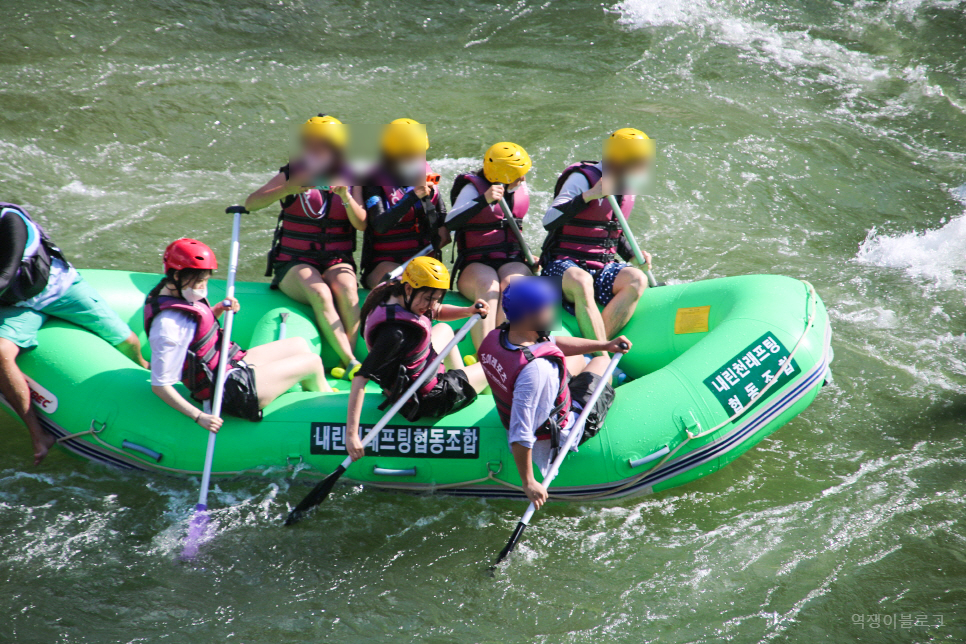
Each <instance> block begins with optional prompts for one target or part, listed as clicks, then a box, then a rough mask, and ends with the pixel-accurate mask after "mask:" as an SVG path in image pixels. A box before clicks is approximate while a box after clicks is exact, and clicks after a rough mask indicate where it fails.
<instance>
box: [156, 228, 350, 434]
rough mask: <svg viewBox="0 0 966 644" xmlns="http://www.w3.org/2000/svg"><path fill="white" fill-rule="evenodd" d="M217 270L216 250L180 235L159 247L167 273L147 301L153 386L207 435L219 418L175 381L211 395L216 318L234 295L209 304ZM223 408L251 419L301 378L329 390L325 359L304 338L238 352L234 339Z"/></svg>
mask: <svg viewBox="0 0 966 644" xmlns="http://www.w3.org/2000/svg"><path fill="white" fill-rule="evenodd" d="M217 268H218V262H217V260H216V259H215V254H214V252H212V250H211V249H210V248H208V247H207V246H206V245H205V244H203V243H201V242H200V241H198V240H196V239H178V240H177V241H174V242H171V244H169V245H168V247H167V248H166V249H165V251H164V277H163V278H161V281H160V282H159V283H158V285H157V286H155V287H154V289H152V290H151V292H150V293H148V296H147V299H146V300H145V303H144V329H145V331H146V332H147V334H148V342H149V343H150V345H151V389H152V391H154V393H155V394H156V395H157V396H158V397H159V398H160V399H161V400H163V401H164V402H166V403H168V405H170V406H171V407H173V408H174V409H176V410H178V411H180V412H181V413H182V414H184V415H185V416H187V417H188V418H190V419H192V420H193V421H194V422H196V423H197V424H199V425H201V426H202V427H204V428H205V429H207V430H208V431H211V432H217V431H218V429H219V428H220V427H221V425H222V419H221V418H218V417H216V416H213V415H212V414H209V413H207V412H205V411H203V410H201V409H198V408H197V407H195V406H194V405H192V404H191V403H190V402H188V401H187V400H185V399H184V397H183V396H182V395H181V394H180V393H178V390H177V389H175V388H174V385H175V383H177V382H178V381H179V380H180V381H181V382H182V383H184V385H185V387H187V388H188V391H190V392H191V397H192V398H193V399H194V400H196V401H197V402H200V403H205V402H208V401H209V400H211V399H212V398H213V397H214V387H215V378H216V374H217V371H218V359H219V357H220V355H221V334H222V331H221V325H220V324H219V323H218V319H219V318H220V317H221V314H222V313H224V312H225V311H227V310H228V309H229V308H231V310H232V311H238V310H239V308H240V307H239V304H238V300H236V299H234V298H232V300H231V301H230V302H228V301H227V300H226V301H225V302H219V303H218V304H215V305H214V306H211V305H209V304H208V300H207V299H206V298H207V297H208V278H209V277H211V274H212V271H214V270H215V269H217ZM227 365H228V375H227V377H226V379H225V391H224V398H223V399H222V411H223V412H224V413H226V414H231V415H232V416H237V417H239V418H244V419H246V420H251V421H259V420H261V419H262V411H261V410H262V409H263V408H264V407H266V406H267V405H268V404H269V403H271V402H272V401H273V400H275V399H276V398H278V397H279V396H280V395H281V394H283V393H284V392H285V391H286V390H288V388H289V387H291V386H292V385H294V384H295V383H297V382H301V383H302V386H303V387H304V388H305V389H306V390H307V391H332V389H331V388H330V387H329V384H328V382H326V380H325V372H324V370H323V367H322V359H321V358H320V357H319V356H318V355H316V354H315V353H313V352H312V350H311V349H310V348H309V345H308V343H307V342H306V341H305V339H304V338H300V337H294V338H287V339H285V340H277V341H275V342H269V343H268V344H263V345H261V346H258V347H254V348H252V349H249V350H248V351H243V350H242V349H241V347H239V346H238V345H237V344H235V343H234V342H232V343H231V345H230V348H229V356H228V362H227Z"/></svg>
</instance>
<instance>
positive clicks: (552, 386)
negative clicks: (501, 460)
mask: <svg viewBox="0 0 966 644" xmlns="http://www.w3.org/2000/svg"><path fill="white" fill-rule="evenodd" d="M559 383H560V372H559V371H558V370H557V367H556V365H554V364H553V363H552V362H550V361H549V360H534V361H533V362H531V363H530V364H528V365H527V366H526V367H524V368H523V370H522V371H521V372H520V375H519V376H517V380H516V383H514V386H513V406H512V407H511V409H510V432H509V437H508V439H509V441H510V451H512V452H513V460H514V461H515V462H516V465H517V471H518V472H519V473H520V481H521V482H522V484H523V491H524V493H525V494H526V495H527V498H528V499H530V501H532V502H533V504H534V505H536V506H537V508H538V509H539V508H540V506H541V505H543V504H544V502H545V501H546V500H547V489H546V488H545V487H544V486H543V484H541V483H538V482H537V480H536V478H534V476H533V445H534V443H536V441H537V433H536V430H537V428H538V427H540V426H541V425H543V424H544V423H545V422H546V420H547V418H549V417H550V412H551V410H553V403H554V399H555V398H556V394H557V387H558V386H559Z"/></svg>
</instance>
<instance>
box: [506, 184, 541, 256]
mask: <svg viewBox="0 0 966 644" xmlns="http://www.w3.org/2000/svg"><path fill="white" fill-rule="evenodd" d="M500 209H501V210H502V211H503V218H504V219H505V220H506V222H507V225H508V226H509V227H510V230H511V231H512V232H513V236H514V237H516V238H517V243H518V244H520V251H521V252H522V253H523V262H524V263H525V264H526V265H527V266H528V267H529V268H530V272H531V273H533V274H534V275H536V274H537V260H536V259H535V258H534V257H533V253H531V252H530V247H529V246H527V240H525V239H524V238H523V231H522V230H520V226H519V225H517V218H516V217H514V216H513V213H512V212H510V206H509V205H508V204H507V202H506V198H505V197H500Z"/></svg>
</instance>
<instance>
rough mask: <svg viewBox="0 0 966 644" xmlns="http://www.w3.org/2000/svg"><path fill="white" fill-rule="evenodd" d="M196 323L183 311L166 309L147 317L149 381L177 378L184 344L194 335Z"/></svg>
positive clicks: (160, 382)
mask: <svg viewBox="0 0 966 644" xmlns="http://www.w3.org/2000/svg"><path fill="white" fill-rule="evenodd" d="M197 326H198V323H197V322H196V321H195V318H194V317H193V316H192V315H190V314H189V313H185V312H184V311H176V310H172V309H167V310H165V311H161V312H160V313H158V314H157V315H156V316H155V318H154V320H152V321H151V333H150V334H149V335H148V342H149V343H150V344H151V384H152V385H153V386H155V387H164V386H166V385H173V384H176V383H179V382H181V370H182V368H183V367H184V359H185V356H187V355H188V347H189V346H191V340H192V339H193V338H194V337H195V329H196V328H197Z"/></svg>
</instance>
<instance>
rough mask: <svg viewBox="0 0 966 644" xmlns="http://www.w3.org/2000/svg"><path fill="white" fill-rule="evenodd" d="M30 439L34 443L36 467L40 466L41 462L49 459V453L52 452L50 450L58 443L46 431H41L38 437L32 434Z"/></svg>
mask: <svg viewBox="0 0 966 644" xmlns="http://www.w3.org/2000/svg"><path fill="white" fill-rule="evenodd" d="M30 438H31V439H32V440H33V442H34V465H40V463H41V461H43V460H44V459H45V458H46V457H47V452H49V451H50V448H51V447H53V446H54V443H55V442H57V441H56V439H55V438H54V437H53V436H51V435H50V434H48V433H47V432H45V431H44V430H40V436H37V435H36V434H34V432H30Z"/></svg>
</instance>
